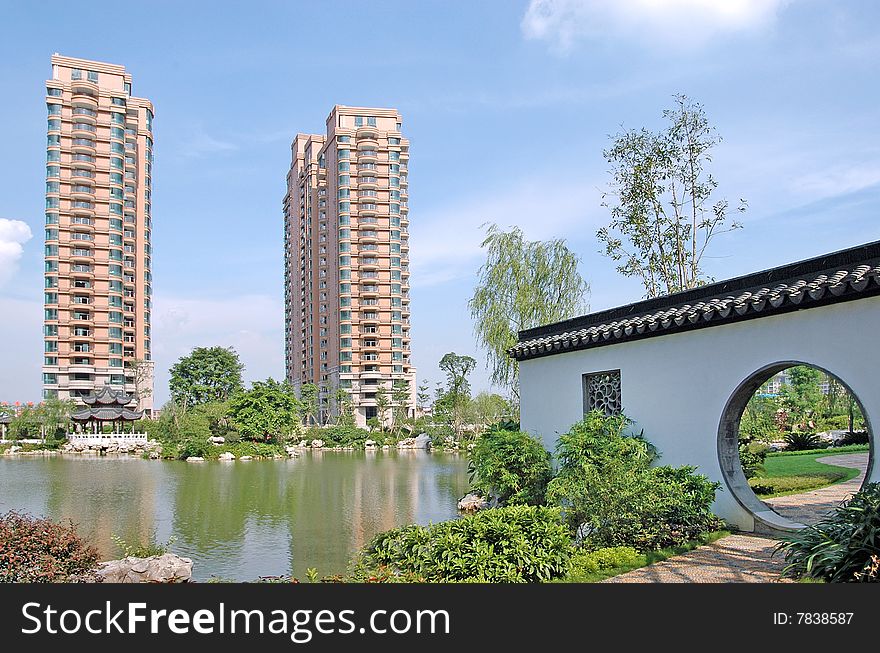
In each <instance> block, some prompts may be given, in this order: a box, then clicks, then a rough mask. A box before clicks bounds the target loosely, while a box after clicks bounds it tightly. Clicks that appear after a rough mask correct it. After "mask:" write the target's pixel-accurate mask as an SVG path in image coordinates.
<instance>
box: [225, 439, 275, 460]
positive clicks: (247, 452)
mask: <svg viewBox="0 0 880 653" xmlns="http://www.w3.org/2000/svg"><path fill="white" fill-rule="evenodd" d="M224 451H228V452H229V453H231V454H234V455H235V457H236V458H241V457H242V456H251V457H252V458H272V457H273V456H276V455H284V453H285V452H284V447H283V445H279V444H271V443H269V442H252V441H250V440H240V441H238V442H232V443H228V444H223V445H220V446H219V447H211V451H210V454H209V455H210V456H211V458H215V457H217V456H219V455H220V454H221V453H223V452H224Z"/></svg>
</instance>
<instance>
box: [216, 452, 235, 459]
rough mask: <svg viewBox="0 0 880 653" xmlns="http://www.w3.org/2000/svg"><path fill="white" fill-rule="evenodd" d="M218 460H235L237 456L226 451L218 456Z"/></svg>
mask: <svg viewBox="0 0 880 653" xmlns="http://www.w3.org/2000/svg"><path fill="white" fill-rule="evenodd" d="M217 459H218V460H235V454H234V453H230V452H229V451H224V452H223V453H221V454H220V455H219V456H217Z"/></svg>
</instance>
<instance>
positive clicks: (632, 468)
mask: <svg viewBox="0 0 880 653" xmlns="http://www.w3.org/2000/svg"><path fill="white" fill-rule="evenodd" d="M627 423H628V422H627V419H626V418H625V417H623V416H610V417H607V416H605V415H602V414H601V413H598V412H596V411H594V412H591V413H589V414H588V415H587V416H586V417H585V418H584V419H583V421H581V422H579V423H577V424H575V425H574V426H573V427H572V428H571V430H570V431H569V432H568V433H566V434H565V435H563V436H561V437H560V440H559V446H558V450H557V455H558V459H559V463H560V464H559V472H558V474H557V475H556V477H555V478H554V479H553V480H552V481H550V484H549V485H548V487H547V499H548V501H550V502H553V503H557V504H559V505H561V506H562V509H563V514H564V515H565V518H566V521H567V523H568V525H569V528H570V529H571V531H572V533H574V534H576V535H577V536H578V537H580V538H581V539H582V540H584V542H583V543H584V544H585V545H586V546H587V547H591V548H600V547H617V546H631V547H633V548H635V549H637V550H639V551H650V550H654V549H658V548H662V547H668V546H678V545H683V544H684V543H686V542H688V541H689V540H692V539H695V538H696V537H697V536H699V535H700V534H701V533H704V532H707V531H713V530H717V529H718V528H719V527H720V525H721V522H720V521H719V520H718V518H717V517H716V516H715V515H713V514H712V512H711V510H710V508H711V505H712V502H713V501H714V500H715V492H716V491H717V489H718V487H719V484H718V483H713V482H711V481H709V480H708V479H707V478H706V477H705V476H702V475H699V474H695V473H694V468H693V467H679V468H673V467H651V463H652V461H653V460H654V459H655V457H656V452H655V450H654V448H653V447H652V446H651V445H650V444H649V443H648V442H646V441H645V440H643V439H642V438H641V437H631V436H625V435H624V434H623V429H624V427H625V426H626V424H627Z"/></svg>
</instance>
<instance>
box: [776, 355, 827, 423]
mask: <svg viewBox="0 0 880 653" xmlns="http://www.w3.org/2000/svg"><path fill="white" fill-rule="evenodd" d="M786 376H787V377H788V382H787V383H785V384H783V385H782V387H781V388H780V389H779V398H780V402H781V403H782V406H783V408H785V411H786V413H787V414H788V419H789V425H790V426H791V427H792V428H793V429H794V430H797V431H813V430H815V427H816V424H815V417H817V413H818V411H819V409H820V408H821V407H822V403H823V399H824V398H823V396H822V388H821V385H820V384H821V382H822V372H820V371H819V370H817V369H816V368H815V367H810V366H809V365H798V366H796V367H791V368H789V369H788V370H787V371H786Z"/></svg>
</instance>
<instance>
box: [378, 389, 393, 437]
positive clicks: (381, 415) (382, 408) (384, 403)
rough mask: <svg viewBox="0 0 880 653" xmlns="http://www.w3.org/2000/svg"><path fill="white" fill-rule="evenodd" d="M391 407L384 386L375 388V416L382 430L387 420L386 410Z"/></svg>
mask: <svg viewBox="0 0 880 653" xmlns="http://www.w3.org/2000/svg"><path fill="white" fill-rule="evenodd" d="M390 406H391V398H390V397H389V396H388V391H387V390H386V389H385V386H384V385H380V386H379V387H378V388H376V414H377V417H378V419H379V426H380V427H381V428H382V429H384V428H385V424H386V423H387V418H388V408H389V407H390Z"/></svg>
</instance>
